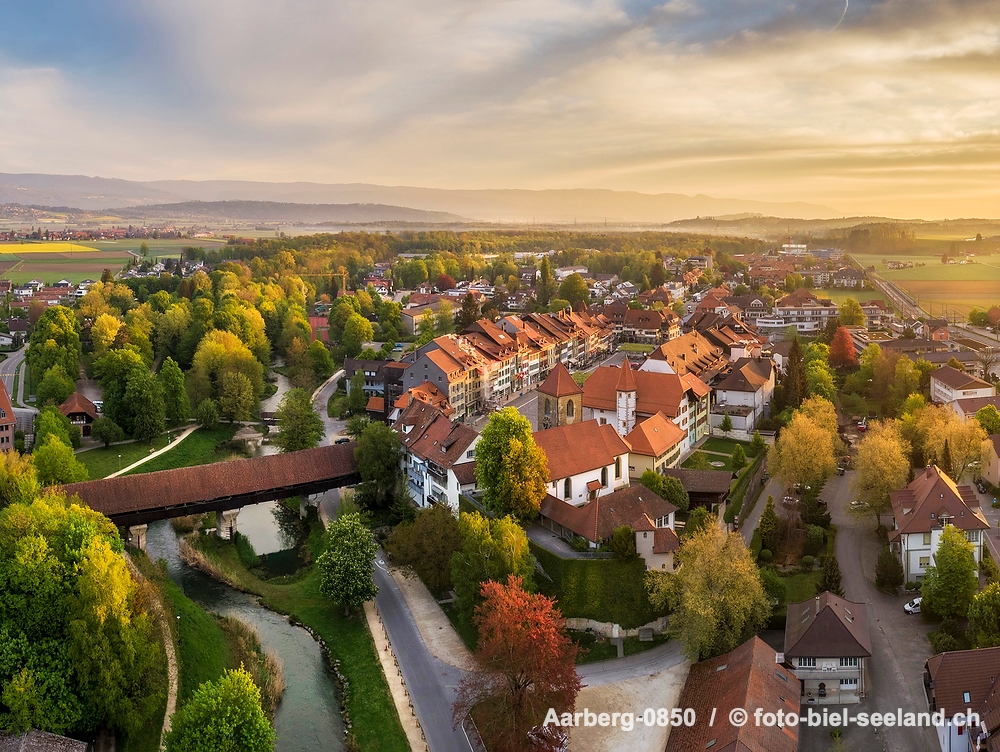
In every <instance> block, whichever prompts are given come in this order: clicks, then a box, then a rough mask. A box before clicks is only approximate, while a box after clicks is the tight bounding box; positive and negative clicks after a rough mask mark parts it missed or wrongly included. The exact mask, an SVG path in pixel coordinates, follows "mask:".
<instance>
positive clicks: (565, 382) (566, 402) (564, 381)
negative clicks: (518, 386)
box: [538, 363, 583, 429]
mask: <svg viewBox="0 0 1000 752" xmlns="http://www.w3.org/2000/svg"><path fill="white" fill-rule="evenodd" d="M581 420H583V387H582V386H580V385H579V384H577V383H576V381H574V380H573V376H572V375H571V374H570V372H569V369H568V368H566V366H564V365H563V364H562V363H556V366H555V368H553V369H552V370H551V371H550V372H549V375H548V377H546V379H545V381H543V382H542V383H541V385H540V386H539V387H538V427H539V429H544V428H554V427H556V426H567V425H570V424H571V423H577V422H579V421H581Z"/></svg>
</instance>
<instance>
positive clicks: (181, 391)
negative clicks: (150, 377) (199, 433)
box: [157, 357, 191, 426]
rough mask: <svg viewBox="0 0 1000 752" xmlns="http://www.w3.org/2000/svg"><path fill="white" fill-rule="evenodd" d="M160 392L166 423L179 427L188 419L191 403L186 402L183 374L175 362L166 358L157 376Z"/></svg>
mask: <svg viewBox="0 0 1000 752" xmlns="http://www.w3.org/2000/svg"><path fill="white" fill-rule="evenodd" d="M157 380H158V381H159V382H160V390H161V392H162V394H163V407H164V410H165V414H166V418H167V421H169V423H170V424H171V425H175V426H176V425H179V424H180V423H184V422H185V421H187V419H188V415H189V414H190V412H191V403H190V402H189V401H188V395H187V390H186V389H185V388H184V373H183V372H182V371H181V367H180V366H179V365H178V364H177V361H176V360H174V359H173V358H170V357H168V358H167V359H166V360H164V361H163V365H162V366H160V372H159V373H158V374H157Z"/></svg>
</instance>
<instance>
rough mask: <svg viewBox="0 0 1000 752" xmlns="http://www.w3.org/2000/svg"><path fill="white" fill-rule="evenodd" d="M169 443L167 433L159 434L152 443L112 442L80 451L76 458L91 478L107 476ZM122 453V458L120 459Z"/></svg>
mask: <svg viewBox="0 0 1000 752" xmlns="http://www.w3.org/2000/svg"><path fill="white" fill-rule="evenodd" d="M166 445H167V437H166V436H165V435H162V434H161V435H160V436H157V437H156V438H155V439H153V443H152V444H146V443H145V442H139V441H137V442H132V443H130V444H112V445H111V446H109V447H106V448H105V447H98V448H96V449H88V450H87V451H85V452H80V453H79V454H78V455H76V458H77V459H78V460H80V462H82V463H83V464H84V465H85V466H86V468H87V473H88V474H89V477H90V479H91V480H96V479H98V478H107V477H108V476H109V475H111V473H116V472H118V471H119V470H121V469H122V468H125V467H128V466H129V465H131V464H132V463H133V462H138V461H139V460H141V459H142V458H143V457H145V456H147V455H149V454H150V453H151V452H155V451H157V450H158V449H162V448H163V447H165V446H166ZM119 455H121V460H119V459H118V457H119Z"/></svg>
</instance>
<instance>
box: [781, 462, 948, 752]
mask: <svg viewBox="0 0 1000 752" xmlns="http://www.w3.org/2000/svg"><path fill="white" fill-rule="evenodd" d="M854 475H855V473H854V471H849V472H847V473H846V474H845V475H844V476H836V475H835V476H833V478H831V479H830V480H829V481H827V484H826V486H825V487H824V488H823V493H822V495H821V497H822V498H823V499H825V500H826V502H827V504H828V509H829V510H830V516H831V517H832V518H833V523H834V524H835V525H836V526H837V543H836V552H837V561H838V562H839V563H840V570H841V573H842V575H843V585H844V593H845V595H846V596H847V599H848V600H850V601H854V602H855V603H864V604H865V606H866V608H867V613H868V626H869V634H870V635H871V643H872V657H871V659H870V660H869V663H868V691H867V697H866V698H865V699H864V700H863V701H862V702H861V703H859V704H857V705H853V706H848V710H849V712H850V713H851V714H852V715H853V714H854V713H856V712H860V711H867V712H875V711H878V712H887V711H890V710H891V711H893V712H895V710H896V709H897V708H902V709H903V711H904V712H906V711H913V712H918V711H926V710H927V701H926V699H925V696H924V690H923V670H924V662H925V661H926V660H927V659H928V658H930V657H931V655H932V654H933V651H932V649H931V645H930V642H928V640H927V633H928V632H930V631H931V625H929V624H925V623H924V622H923V621H921V619H920V617H919V616H908V615H907V614H906V613H904V611H903V603H905V602H906V598H905V597H904V596H901V595H900V596H893V595H887V594H885V593H883V592H881V591H880V590H877V589H876V588H875V561H876V559H877V558H878V553H879V551H880V548H881V546H880V542H879V540H878V537H877V535H876V534H875V523H874V521H872V520H870V519H864V520H860V521H859V520H857V519H855V518H854V517H853V516H851V515H849V514H848V513H847V505H848V504H849V503H850V500H851V483H852V482H853V480H854ZM873 739H874V741H873ZM844 740H845V742H846V746H847V749H864V750H868V749H883V750H889V751H891V752H935V751H936V750H937V749H938V743H937V734H936V733H935V731H934V730H933V729H930V728H887V729H880V730H879V731H878V732H875V733H873V730H872V729H868V728H859V727H857V726H851V727H849V728H848V729H847V730H846V732H845V733H844ZM829 748H830V735H829V729H825V728H822V727H817V728H811V729H810V728H808V727H802V728H801V729H800V743H799V749H800V750H802V751H803V752H825V750H828V749H829Z"/></svg>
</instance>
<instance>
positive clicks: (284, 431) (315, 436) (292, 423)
mask: <svg viewBox="0 0 1000 752" xmlns="http://www.w3.org/2000/svg"><path fill="white" fill-rule="evenodd" d="M275 418H276V420H277V423H278V434H277V436H275V437H274V444H275V446H277V447H278V448H279V449H280V450H281V451H282V452H297V451H299V450H300V449H312V448H313V447H314V446H317V445H318V444H319V442H320V439H322V438H323V431H324V424H323V419H322V418H320V417H319V415H317V414H316V411H315V410H314V409H313V405H312V394H310V393H309V392H307V391H306V390H305V389H290V390H289V391H288V392H286V393H285V396H284V397H282V398H281V404H279V405H278V409H277V410H276V411H275Z"/></svg>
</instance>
